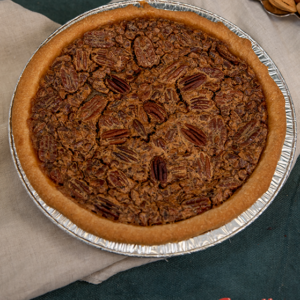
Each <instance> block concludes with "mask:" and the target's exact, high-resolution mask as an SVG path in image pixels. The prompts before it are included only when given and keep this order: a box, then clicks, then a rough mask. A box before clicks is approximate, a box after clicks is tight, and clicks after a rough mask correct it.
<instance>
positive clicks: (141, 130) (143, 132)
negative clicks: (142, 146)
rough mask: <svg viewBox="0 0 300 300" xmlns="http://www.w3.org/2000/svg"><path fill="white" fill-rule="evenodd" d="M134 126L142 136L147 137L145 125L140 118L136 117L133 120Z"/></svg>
mask: <svg viewBox="0 0 300 300" xmlns="http://www.w3.org/2000/svg"><path fill="white" fill-rule="evenodd" d="M132 126H133V128H134V129H135V130H136V132H137V133H138V134H139V135H140V136H142V137H147V133H146V130H145V127H144V125H143V124H142V123H141V122H140V121H139V120H137V119H134V120H133V122H132Z"/></svg>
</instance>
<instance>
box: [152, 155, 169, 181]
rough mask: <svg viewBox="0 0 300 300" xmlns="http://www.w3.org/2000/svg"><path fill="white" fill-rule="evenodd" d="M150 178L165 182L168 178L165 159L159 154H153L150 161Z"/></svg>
mask: <svg viewBox="0 0 300 300" xmlns="http://www.w3.org/2000/svg"><path fill="white" fill-rule="evenodd" d="M150 172H151V174H150V175H151V178H152V179H153V180H156V181H160V182H161V183H163V184H165V183H167V180H168V170H167V164H166V162H165V160H164V159H163V158H162V157H161V156H155V157H154V158H153V160H152V163H151V170H150Z"/></svg>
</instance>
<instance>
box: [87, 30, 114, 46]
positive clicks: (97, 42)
mask: <svg viewBox="0 0 300 300" xmlns="http://www.w3.org/2000/svg"><path fill="white" fill-rule="evenodd" d="M114 36H115V33H113V32H112V31H106V30H103V29H102V30H95V31H90V32H86V33H85V34H84V36H83V41H84V43H85V44H86V45H89V46H91V47H93V48H110V47H112V46H114V45H115V42H114V39H113V38H114Z"/></svg>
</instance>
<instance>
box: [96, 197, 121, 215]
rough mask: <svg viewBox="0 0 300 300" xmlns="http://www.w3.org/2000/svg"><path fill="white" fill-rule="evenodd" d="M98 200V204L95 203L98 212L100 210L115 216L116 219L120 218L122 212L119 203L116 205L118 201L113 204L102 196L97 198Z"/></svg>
mask: <svg viewBox="0 0 300 300" xmlns="http://www.w3.org/2000/svg"><path fill="white" fill-rule="evenodd" d="M96 200H97V203H95V208H96V210H99V211H101V212H103V213H105V214H109V215H111V216H113V217H114V218H115V219H118V218H119V214H120V212H121V205H120V204H119V203H116V202H117V201H116V200H115V201H114V202H113V201H111V200H109V199H106V198H103V197H101V196H97V198H96Z"/></svg>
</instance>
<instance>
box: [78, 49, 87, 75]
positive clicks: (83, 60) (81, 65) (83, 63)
mask: <svg viewBox="0 0 300 300" xmlns="http://www.w3.org/2000/svg"><path fill="white" fill-rule="evenodd" d="M89 56H90V51H87V50H83V49H76V53H75V56H74V65H75V68H76V70H77V71H87V70H88V68H89V65H90V59H89Z"/></svg>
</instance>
